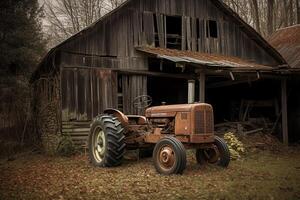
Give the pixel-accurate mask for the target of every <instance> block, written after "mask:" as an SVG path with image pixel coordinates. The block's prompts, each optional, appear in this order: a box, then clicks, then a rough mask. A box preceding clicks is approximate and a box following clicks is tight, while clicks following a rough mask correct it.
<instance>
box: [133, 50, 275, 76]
mask: <svg viewBox="0 0 300 200" xmlns="http://www.w3.org/2000/svg"><path fill="white" fill-rule="evenodd" d="M137 50H138V51H141V52H144V53H147V54H151V55H153V56H155V57H157V58H162V59H166V60H169V61H172V62H176V63H186V64H195V65H205V66H208V67H218V68H222V69H225V68H227V69H234V70H241V71H242V70H245V71H246V70H247V71H252V70H254V71H256V70H263V71H264V70H265V71H272V70H273V69H274V67H273V66H266V65H260V64H257V63H255V62H252V61H247V60H244V59H241V58H238V57H233V56H224V55H219V54H208V53H200V52H194V51H180V50H175V49H164V48H153V47H138V48H137Z"/></svg>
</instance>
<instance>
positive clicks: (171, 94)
mask: <svg viewBox="0 0 300 200" xmlns="http://www.w3.org/2000/svg"><path fill="white" fill-rule="evenodd" d="M288 70H289V66H288V65H287V63H286V61H285V60H284V59H283V57H282V56H281V55H280V54H279V53H278V52H277V51H276V50H275V49H274V48H273V47H272V46H271V45H270V44H269V43H268V42H267V41H266V40H265V39H263V38H262V37H261V36H260V35H259V34H258V33H257V32H256V31H255V30H254V29H253V28H252V27H250V26H249V25H248V24H246V23H245V22H244V21H243V20H242V19H241V18H240V17H239V16H238V15H237V14H236V13H234V12H233V11H232V10H231V9H230V8H229V7H228V6H226V5H225V4H224V3H223V2H222V1H219V0H128V1H126V2H125V3H123V4H122V5H121V6H119V7H118V8H117V9H115V10H113V11H112V12H110V13H108V14H107V15H105V16H104V17H102V18H101V19H99V20H98V21H97V22H95V23H94V24H92V25H91V26H89V27H87V28H86V29H84V30H82V31H80V32H79V33H77V34H75V35H74V36H72V37H70V38H69V39H67V40H66V41H64V42H62V43H61V44H59V45H58V46H56V47H55V48H53V49H52V50H51V51H50V52H49V53H48V54H47V55H46V56H45V58H44V59H43V60H42V62H41V63H40V65H39V67H38V69H37V70H36V71H35V73H34V74H33V76H32V80H31V81H32V83H33V87H34V91H35V95H34V96H35V105H36V106H35V113H36V119H37V124H38V125H39V127H40V128H39V130H40V131H41V133H42V135H43V137H46V138H48V137H52V136H53V135H59V134H58V133H63V134H69V135H71V136H72V138H73V140H74V141H75V142H77V141H78V142H79V141H80V142H82V141H83V140H84V139H86V136H87V134H88V131H89V123H90V121H91V120H92V118H93V117H95V116H96V115H97V114H98V113H101V112H102V111H103V109H105V108H108V107H113V108H118V109H120V110H122V111H123V112H124V113H126V114H137V113H140V114H141V113H143V110H142V109H139V108H135V107H134V105H133V103H132V102H133V100H134V99H135V98H136V97H138V96H140V95H149V96H151V97H152V99H153V104H152V105H160V104H161V102H166V103H167V104H178V103H188V102H193V101H200V102H204V101H206V102H208V103H212V104H213V106H214V108H215V112H216V121H217V122H221V121H224V120H238V119H240V118H245V117H247V116H248V115H249V114H247V116H246V115H245V116H241V115H243V112H240V110H247V109H249V105H251V107H255V106H254V104H255V105H256V104H258V105H257V106H256V107H259V105H261V104H263V105H267V106H265V107H267V108H266V110H263V109H261V112H256V113H259V114H262V115H263V114H266V115H268V116H270V117H271V118H274V119H276V118H277V116H279V115H280V114H279V113H280V110H281V113H282V115H283V117H282V127H283V138H284V141H285V142H287V141H288V140H287V118H286V106H287V105H286V79H285V74H286V72H287V71H288ZM241 102H242V103H241ZM251 102H252V103H251ZM253 102H256V103H253ZM257 102H258V103H257ZM275 104H276V105H279V109H278V106H275ZM265 107H264V108H265ZM275 108H277V110H276V109H275ZM280 108H282V109H280ZM274 110H275V111H274ZM248 113H249V112H248ZM48 139H49V138H48Z"/></svg>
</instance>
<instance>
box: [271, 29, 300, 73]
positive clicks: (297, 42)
mask: <svg viewBox="0 0 300 200" xmlns="http://www.w3.org/2000/svg"><path fill="white" fill-rule="evenodd" d="M269 42H270V44H271V45H272V46H273V47H275V48H276V49H277V51H279V52H280V53H281V55H282V56H283V57H284V58H285V60H286V61H287V62H288V64H289V65H290V66H291V67H292V68H300V25H299V24H298V25H295V26H291V27H287V28H283V29H280V30H278V31H277V32H275V33H274V34H273V35H272V36H271V37H270V38H269Z"/></svg>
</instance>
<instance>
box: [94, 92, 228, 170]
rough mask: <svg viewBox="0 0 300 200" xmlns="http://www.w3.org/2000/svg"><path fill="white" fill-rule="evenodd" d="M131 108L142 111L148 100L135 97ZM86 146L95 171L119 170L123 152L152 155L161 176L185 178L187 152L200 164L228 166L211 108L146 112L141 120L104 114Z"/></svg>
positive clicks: (199, 105) (200, 105)
mask: <svg viewBox="0 0 300 200" xmlns="http://www.w3.org/2000/svg"><path fill="white" fill-rule="evenodd" d="M133 103H134V105H135V106H136V107H139V108H141V107H144V108H146V107H149V105H150V104H151V103H152V98H151V97H150V96H148V95H143V96H139V97H137V98H136V99H135V100H134V102H133ZM88 141H89V142H88V149H89V158H90V161H91V163H92V164H93V165H94V166H98V167H114V166H118V165H120V164H121V163H122V160H123V156H124V153H125V151H126V150H137V149H138V150H146V149H148V150H149V149H151V150H153V152H152V157H153V162H154V166H155V168H156V170H157V172H158V173H160V174H164V175H170V174H182V173H183V171H184V169H185V167H186V162H187V158H186V149H196V160H197V162H198V163H199V164H205V163H211V164H216V165H219V166H221V167H227V166H228V165H229V162H230V152H229V149H228V146H227V144H226V143H225V141H224V140H223V139H222V138H220V137H218V136H215V135H214V115H213V108H212V106H211V105H209V104H205V103H193V104H181V105H161V106H155V107H149V108H147V109H146V111H145V116H139V115H125V114H123V113H122V112H121V111H119V110H116V109H106V110H105V111H104V113H103V114H101V115H99V116H97V117H96V118H95V119H94V120H93V122H92V124H91V129H90V134H89V138H88Z"/></svg>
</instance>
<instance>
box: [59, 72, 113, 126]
mask: <svg viewBox="0 0 300 200" xmlns="http://www.w3.org/2000/svg"><path fill="white" fill-rule="evenodd" d="M61 73H62V77H61V90H62V91H61V95H62V120H63V121H90V120H92V119H93V118H94V117H95V116H96V115H98V114H100V113H102V112H103V110H104V109H106V108H116V107H117V85H116V83H117V80H116V74H115V72H113V71H111V70H106V69H105V70H104V69H97V68H93V69H91V68H89V69H87V68H75V67H74V68H69V67H68V68H63V69H62V72H61Z"/></svg>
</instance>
